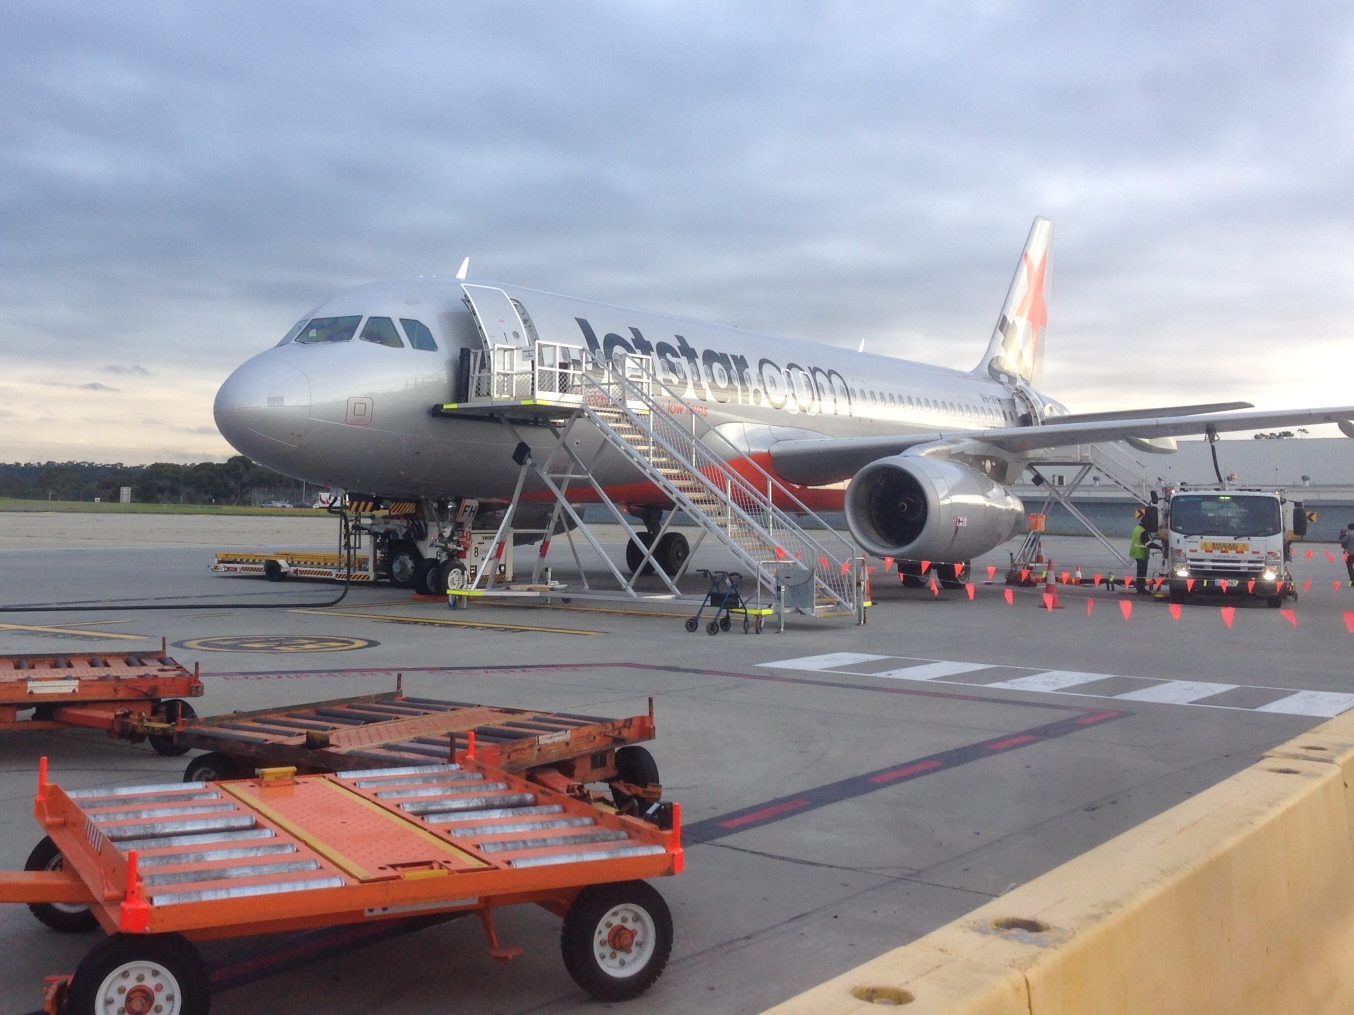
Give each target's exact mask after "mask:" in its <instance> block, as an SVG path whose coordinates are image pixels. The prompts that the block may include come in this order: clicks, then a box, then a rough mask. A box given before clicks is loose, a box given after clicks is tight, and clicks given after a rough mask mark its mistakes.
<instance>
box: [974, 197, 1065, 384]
mask: <svg viewBox="0 0 1354 1015" xmlns="http://www.w3.org/2000/svg"><path fill="white" fill-rule="evenodd" d="M1052 273H1053V223H1052V222H1050V221H1049V220H1048V219H1046V218H1042V217H1040V218H1036V219H1035V220H1034V225H1032V226H1031V227H1030V236H1029V239H1027V240H1026V241H1025V250H1024V251H1023V252H1022V253H1021V255H1020V264H1019V265H1017V267H1016V273H1015V278H1013V279H1011V288H1010V289H1009V290H1007V292H1006V302H1005V303H1004V304H1002V308H1001V316H1000V317H998V318H997V326H996V328H995V329H993V331H992V340H991V341H990V342H988V344H987V353H986V354H985V355H984V356H983V361H982V362H981V363H979V364H978V366H977V368H976V369H975V370H974V373H976V374H986V375H988V376H989V377H992V378H993V379H995V380H998V381H1001V382H1002V383H1003V384H1015V383H1017V382H1018V381H1024V382H1025V383H1026V384H1028V385H1030V386H1031V387H1037V386H1038V384H1039V374H1040V371H1041V369H1042V367H1043V365H1044V332H1045V330H1046V329H1047V328H1048V295H1049V280H1050V277H1051V275H1052Z"/></svg>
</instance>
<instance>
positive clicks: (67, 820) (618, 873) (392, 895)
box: [0, 752, 683, 1015]
mask: <svg viewBox="0 0 1354 1015" xmlns="http://www.w3.org/2000/svg"><path fill="white" fill-rule="evenodd" d="M34 811H35V814H36V817H37V819H38V822H39V824H41V825H42V827H43V829H44V831H45V832H46V835H47V837H46V838H44V839H43V840H42V841H41V842H40V843H39V844H38V847H37V848H36V849H35V850H34V852H33V856H31V857H30V858H29V864H28V865H27V867H28V869H27V870H26V871H25V872H23V873H8V874H0V902H18V903H26V904H28V905H29V907H30V908H31V909H32V910H33V912H34V914H35V915H36V916H37V917H38V918H39V919H41V920H42V921H43V922H44V923H47V924H48V925H49V926H52V927H54V928H56V929H58V930H84V929H92V928H93V927H95V926H99V927H102V928H103V930H105V931H106V932H107V933H108V935H109V936H108V937H107V938H106V939H105V940H104V941H103V942H101V943H100V944H98V945H96V946H95V947H94V948H93V949H91V950H90V951H89V953H88V954H87V955H86V956H85V958H84V960H83V961H82V962H81V963H80V965H79V967H78V968H77V970H76V971H75V973H74V974H73V975H72V976H61V977H52V978H50V979H49V982H48V987H47V992H46V997H45V1010H46V1011H47V1012H49V1013H53V1015H94V1013H98V1015H107V1013H109V1012H118V1013H123V1012H126V1013H128V1015H150V1013H156V1015H202V1013H205V1012H207V1010H208V1007H209V1004H210V988H209V984H208V974H207V970H206V968H205V966H204V964H203V962H202V959H201V957H200V956H199V954H198V952H197V949H196V948H194V946H193V945H192V943H191V942H192V941H194V940H206V939H214V938H229V937H241V936H246V935H255V934H269V933H276V932H283V931H296V930H304V929H312V928H317V927H329V926H337V925H352V924H371V923H374V922H378V921H384V920H393V919H398V918H402V917H410V916H429V915H437V914H440V915H456V914H474V915H475V916H477V917H478V918H479V919H480V921H481V922H482V924H483V928H484V932H485V936H486V938H487V940H488V945H489V951H490V954H491V955H492V956H494V957H495V958H497V959H501V960H505V961H506V960H508V959H510V958H512V957H514V956H515V955H517V954H520V952H521V950H520V949H514V948H507V947H504V946H502V945H501V944H500V942H499V940H498V935H497V932H496V930H495V926H494V918H493V914H494V911H495V910H496V909H497V908H499V907H501V906H507V905H515V904H519V903H535V904H537V905H539V906H541V907H543V908H544V909H546V910H548V911H550V912H551V913H554V914H555V915H557V916H560V917H562V918H563V921H564V923H563V932H562V935H561V947H562V951H563V957H564V964H565V967H566V968H567V970H568V971H569V973H570V975H571V976H572V977H573V978H574V980H575V981H576V982H577V983H578V984H579V985H580V986H581V987H582V988H583V989H584V990H586V991H587V992H588V993H590V994H592V995H593V996H595V997H597V998H599V999H601V1000H604V1001H618V1000H625V999H629V998H632V997H636V996H638V995H639V994H641V993H643V992H644V991H645V990H647V989H648V988H649V986H651V985H652V984H653V982H654V981H655V980H656V979H657V978H658V976H659V975H660V974H661V973H662V970H663V967H664V965H665V964H666V961H667V958H668V954H669V952H670V950H671V943H672V921H671V917H670V915H669V912H668V909H667V906H666V904H665V903H664V902H663V899H662V897H661V896H660V895H659V894H658V893H657V892H656V891H655V890H654V889H653V888H652V887H651V886H650V885H648V884H647V882H646V880H645V879H648V878H654V877H662V876H666V875H671V874H676V873H679V872H680V871H681V870H682V867H683V853H682V847H681V829H680V820H681V818H680V809H679V808H676V807H675V806H674V807H673V809H672V812H671V813H672V827H671V828H668V829H662V828H659V827H657V826H656V825H654V824H651V823H650V822H647V821H644V820H641V819H638V818H634V817H629V816H624V815H620V814H617V813H616V812H615V811H614V809H612V808H610V807H608V806H604V805H599V804H594V803H593V802H591V801H590V800H588V799H585V798H579V797H578V796H574V795H571V794H569V793H565V792H559V791H557V790H554V789H551V788H548V787H545V786H542V785H540V784H539V783H533V782H529V781H527V780H526V779H524V778H523V777H521V776H518V775H514V774H511V773H508V772H505V771H503V770H501V769H497V768H494V767H492V766H489V765H487V764H485V763H484V762H482V761H480V760H478V759H477V758H475V757H474V756H473V752H463V753H461V754H460V755H458V756H457V758H456V760H455V761H453V762H449V763H444V764H429V765H411V766H405V767H402V768H388V769H375V770H370V769H357V770H352V771H343V772H334V773H326V774H318V775H308V776H306V775H296V774H295V770H294V769H291V768H280V769H265V770H263V771H262V772H260V773H259V775H258V776H257V777H256V778H252V779H241V780H233V781H223V782H215V781H201V782H187V783H174V784H169V785H158V786H131V787H125V788H117V789H110V788H98V789H87V790H79V791H73V792H67V791H65V790H63V789H61V787H59V786H57V785H55V784H54V783H51V782H49V781H48V777H47V761H46V759H45V758H44V759H43V760H42V763H41V766H40V770H39V777H38V791H37V797H36V800H35V804H34ZM265 898H266V900H267V902H266V905H261V904H260V900H262V899H265ZM82 907H83V908H82Z"/></svg>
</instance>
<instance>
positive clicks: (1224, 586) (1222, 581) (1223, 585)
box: [1218, 578, 1227, 592]
mask: <svg viewBox="0 0 1354 1015" xmlns="http://www.w3.org/2000/svg"><path fill="white" fill-rule="evenodd" d="M1218 587H1219V588H1220V589H1222V591H1223V592H1226V591H1227V579H1226V578H1219V579H1218Z"/></svg>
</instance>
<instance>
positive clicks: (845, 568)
mask: <svg viewBox="0 0 1354 1015" xmlns="http://www.w3.org/2000/svg"><path fill="white" fill-rule="evenodd" d="M850 571H851V562H850V561H849V560H844V561H842V574H849V573H850Z"/></svg>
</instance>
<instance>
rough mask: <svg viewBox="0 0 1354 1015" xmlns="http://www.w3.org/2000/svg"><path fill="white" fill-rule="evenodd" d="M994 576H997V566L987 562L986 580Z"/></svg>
mask: <svg viewBox="0 0 1354 1015" xmlns="http://www.w3.org/2000/svg"><path fill="white" fill-rule="evenodd" d="M996 576H997V568H996V565H995V564H989V565H987V580H988V581H991V580H992V579H993V578H995V577H996Z"/></svg>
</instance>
